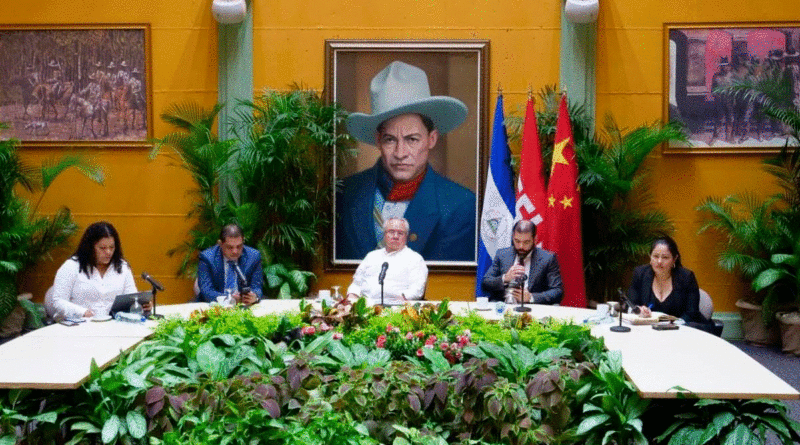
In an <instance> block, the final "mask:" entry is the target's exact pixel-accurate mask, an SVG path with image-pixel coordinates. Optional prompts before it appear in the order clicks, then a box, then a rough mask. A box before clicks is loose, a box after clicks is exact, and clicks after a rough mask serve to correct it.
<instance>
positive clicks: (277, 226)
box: [151, 86, 352, 298]
mask: <svg viewBox="0 0 800 445" xmlns="http://www.w3.org/2000/svg"><path fill="white" fill-rule="evenodd" d="M219 110H220V106H219V105H217V106H216V107H214V108H213V109H212V110H211V111H206V110H204V109H202V108H201V107H199V106H198V105H196V104H192V103H185V104H179V105H173V106H171V107H169V108H167V110H166V111H165V112H164V113H163V114H162V119H164V120H165V121H166V122H168V123H170V124H172V125H174V126H176V127H178V128H179V129H180V131H178V132H176V133H172V134H169V135H167V136H165V137H164V138H162V139H159V140H157V141H156V144H155V146H154V149H153V151H152V152H151V156H154V155H155V154H157V153H158V152H159V150H160V149H161V148H162V147H164V146H170V147H172V148H173V150H174V152H175V155H176V159H177V160H178V161H179V164H180V166H181V167H182V168H184V169H185V170H187V171H189V172H190V174H191V175H192V178H193V179H194V181H195V183H196V185H197V189H196V190H195V192H196V199H195V202H194V205H193V208H192V210H191V211H190V212H189V214H188V215H187V216H188V217H189V218H192V219H194V221H195V224H194V226H193V228H192V230H191V232H190V239H189V240H187V241H186V242H185V243H184V244H182V245H181V246H178V247H177V248H175V249H173V250H172V251H170V252H171V253H182V254H183V258H182V262H181V267H180V268H179V271H178V272H179V273H180V274H184V275H190V276H191V275H193V274H194V273H195V272H196V258H197V254H198V253H199V252H200V251H201V250H202V249H205V248H207V247H209V246H211V245H213V244H214V243H215V242H216V238H217V235H218V234H219V231H220V229H221V228H222V226H224V225H225V224H229V223H237V224H239V225H240V226H241V227H242V230H243V231H244V235H245V239H246V242H247V244H249V245H251V246H254V247H256V248H258V249H259V250H260V251H261V254H262V259H263V267H264V275H265V293H266V294H267V296H270V297H273V298H291V297H298V296H305V294H306V293H307V292H308V285H309V281H310V280H312V279H313V278H314V274H313V273H312V272H310V270H311V269H312V266H313V262H314V261H315V260H316V258H317V256H318V255H317V253H318V250H319V248H320V243H321V238H320V237H321V234H323V233H325V231H326V230H327V227H328V223H329V221H330V212H331V209H332V205H331V198H332V196H333V192H332V184H333V181H332V178H330V173H329V172H330V171H331V168H330V167H331V166H332V163H333V162H334V159H336V158H337V157H340V158H341V157H344V156H349V155H352V151H351V150H350V148H351V146H352V139H351V138H350V136H349V135H348V134H347V132H346V131H344V127H343V126H344V118H345V116H346V114H345V112H344V111H343V110H342V109H341V108H340V107H339V106H338V105H336V104H331V105H329V104H326V103H325V101H324V100H323V98H322V97H321V95H320V94H318V93H317V92H315V91H313V90H306V89H301V88H299V87H297V86H295V87H293V88H292V89H291V90H290V91H286V92H279V91H275V90H268V91H266V92H264V93H263V94H262V95H261V96H259V97H258V98H256V100H254V101H252V102H241V103H239V104H238V107H237V108H236V110H235V116H236V118H235V122H233V123H232V125H233V128H234V132H235V134H236V139H231V140H227V141H220V140H219V139H218V138H217V136H216V135H215V134H214V133H213V132H212V127H213V124H214V120H215V119H216V116H217V114H218V112H219ZM222 182H224V183H225V184H227V188H221V187H220V185H221V183H222Z"/></svg>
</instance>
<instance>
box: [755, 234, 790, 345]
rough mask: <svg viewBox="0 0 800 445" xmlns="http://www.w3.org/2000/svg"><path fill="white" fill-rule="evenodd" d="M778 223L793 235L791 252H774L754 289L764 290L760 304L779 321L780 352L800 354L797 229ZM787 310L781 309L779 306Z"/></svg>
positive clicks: (757, 290)
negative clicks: (763, 296)
mask: <svg viewBox="0 0 800 445" xmlns="http://www.w3.org/2000/svg"><path fill="white" fill-rule="evenodd" d="M779 226H780V227H781V228H782V232H783V233H784V234H785V235H786V236H787V237H792V238H793V251H792V253H776V254H773V255H772V256H771V257H770V260H769V267H768V268H767V269H765V270H763V271H762V272H761V273H759V274H758V275H757V276H756V277H755V279H754V280H753V290H755V291H756V292H760V291H765V292H766V296H765V298H764V302H763V306H764V310H765V311H768V312H769V313H775V312H777V314H776V318H777V319H778V321H780V323H781V337H782V341H783V351H784V352H789V353H792V354H796V355H800V312H798V309H800V228H798V227H797V226H790V225H788V223H786V222H785V221H783V222H782V223H781V224H779ZM782 308H783V309H789V310H787V311H785V312H780V309H782Z"/></svg>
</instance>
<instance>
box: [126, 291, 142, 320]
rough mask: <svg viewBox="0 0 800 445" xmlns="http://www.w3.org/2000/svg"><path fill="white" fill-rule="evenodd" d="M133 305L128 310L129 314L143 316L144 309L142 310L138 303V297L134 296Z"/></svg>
mask: <svg viewBox="0 0 800 445" xmlns="http://www.w3.org/2000/svg"><path fill="white" fill-rule="evenodd" d="M133 298H134V300H133V304H132V305H131V308H130V309H129V312H130V313H131V314H134V315H144V309H142V305H141V304H140V303H139V295H134V297H133Z"/></svg>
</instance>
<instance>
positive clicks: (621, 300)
mask: <svg viewBox="0 0 800 445" xmlns="http://www.w3.org/2000/svg"><path fill="white" fill-rule="evenodd" d="M625 300H627V298H625V294H623V293H622V289H620V290H619V325H618V326H611V332H630V331H631V328H629V327H628V326H622V308H623V306H624V305H625Z"/></svg>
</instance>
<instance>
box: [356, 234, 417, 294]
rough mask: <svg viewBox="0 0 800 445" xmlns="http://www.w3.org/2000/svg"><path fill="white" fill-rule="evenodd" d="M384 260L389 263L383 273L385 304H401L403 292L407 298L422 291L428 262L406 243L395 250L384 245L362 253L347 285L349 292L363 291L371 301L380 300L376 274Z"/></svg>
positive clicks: (361, 292) (379, 287)
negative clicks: (387, 249)
mask: <svg viewBox="0 0 800 445" xmlns="http://www.w3.org/2000/svg"><path fill="white" fill-rule="evenodd" d="M383 263H389V268H388V269H386V277H385V278H384V280H383V301H384V303H387V304H401V303H402V302H403V301H404V300H403V296H405V299H406V300H419V299H421V298H422V296H423V294H424V293H425V283H426V282H427V281H428V266H426V265H425V260H424V259H423V258H422V255H420V254H418V253H417V252H414V251H413V250H411V249H410V248H409V247H408V246H405V247H403V248H402V249H400V250H398V251H396V252H391V253H389V252H387V251H386V248H382V249H378V250H373V251H372V252H370V253H368V254H367V256H366V257H364V261H362V262H361V264H359V266H358V269H356V273H355V274H354V275H353V283H352V284H350V287H348V288H347V293H348V294H356V295H361V294H364V295H366V296H367V297H368V298H370V299H371V300H372V302H373V303H375V304H378V303H380V302H381V285H380V284H378V275H379V274H380V272H381V266H382V265H383Z"/></svg>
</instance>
